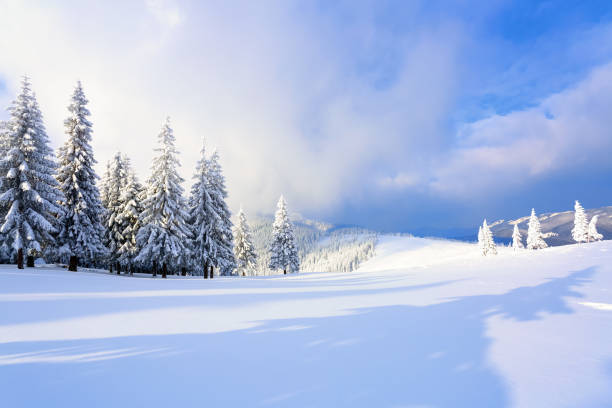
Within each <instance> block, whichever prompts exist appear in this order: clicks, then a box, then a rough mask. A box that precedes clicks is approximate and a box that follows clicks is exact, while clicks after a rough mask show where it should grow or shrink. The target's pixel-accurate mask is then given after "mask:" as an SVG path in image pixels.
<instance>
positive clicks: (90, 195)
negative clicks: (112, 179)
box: [57, 81, 108, 271]
mask: <svg viewBox="0 0 612 408" xmlns="http://www.w3.org/2000/svg"><path fill="white" fill-rule="evenodd" d="M87 103H88V100H87V98H85V94H84V93H83V88H82V86H81V82H80V81H79V82H77V85H76V87H75V89H74V92H73V94H72V100H71V102H70V105H69V106H68V111H69V112H70V116H69V117H68V118H67V119H66V120H65V121H64V127H65V129H66V135H68V140H66V142H65V143H64V145H63V146H62V147H61V148H60V150H59V153H58V156H59V165H60V167H59V170H58V175H57V180H58V181H59V183H60V188H61V190H62V192H63V193H64V196H65V198H64V200H62V202H61V204H62V207H63V209H64V216H63V217H62V218H61V229H60V233H59V237H58V241H59V243H60V245H61V247H60V257H61V258H62V259H66V258H69V260H70V265H69V269H70V270H73V271H74V270H76V268H77V264H82V265H86V266H90V265H101V264H102V263H103V262H104V261H105V259H106V256H107V255H108V250H107V249H106V248H105V247H104V244H103V241H102V240H103V237H104V227H103V225H102V222H101V217H102V216H103V214H104V208H103V207H102V203H101V201H100V192H99V191H98V187H97V186H96V181H97V179H98V175H97V174H96V172H95V171H94V169H93V166H94V165H95V164H96V160H95V159H94V156H93V151H92V149H91V145H90V142H91V132H92V129H91V122H90V121H89V120H88V119H87V117H88V116H89V115H90V113H89V110H88V109H87V106H86V105H87Z"/></svg>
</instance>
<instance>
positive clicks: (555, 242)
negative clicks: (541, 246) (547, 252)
mask: <svg viewBox="0 0 612 408" xmlns="http://www.w3.org/2000/svg"><path fill="white" fill-rule="evenodd" d="M585 211H586V214H587V218H588V220H589V221H590V220H591V218H593V216H594V215H599V219H598V221H597V230H598V231H599V233H600V234H602V235H603V236H604V239H612V206H608V207H600V208H593V209H589V210H585ZM538 219H539V220H540V224H541V225H542V232H554V233H556V234H558V235H557V236H555V237H550V238H546V239H545V241H546V243H547V244H548V245H550V246H559V245H567V244H575V243H576V242H575V241H574V240H573V239H572V228H573V227H574V211H564V212H556V213H545V214H541V215H539V216H538ZM528 222H529V215H527V216H524V217H521V218H517V219H515V220H507V221H506V220H497V221H495V222H493V223H491V224H490V225H489V226H490V227H491V232H493V235H494V237H495V239H496V240H499V241H502V242H509V241H511V239H512V230H513V229H514V225H515V224H518V227H519V230H520V231H521V234H522V235H523V238H526V237H527V223H528Z"/></svg>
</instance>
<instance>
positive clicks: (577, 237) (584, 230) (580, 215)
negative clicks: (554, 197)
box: [572, 200, 588, 242]
mask: <svg viewBox="0 0 612 408" xmlns="http://www.w3.org/2000/svg"><path fill="white" fill-rule="evenodd" d="M587 235H588V223H587V217H586V214H585V213H584V208H583V207H582V205H581V204H580V203H579V202H578V200H576V203H575V204H574V228H572V238H573V239H574V241H576V242H586V240H587V238H588V237H587Z"/></svg>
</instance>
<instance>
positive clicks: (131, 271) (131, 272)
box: [130, 264, 134, 276]
mask: <svg viewBox="0 0 612 408" xmlns="http://www.w3.org/2000/svg"><path fill="white" fill-rule="evenodd" d="M130 276H134V264H130Z"/></svg>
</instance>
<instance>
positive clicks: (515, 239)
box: [512, 224, 525, 251]
mask: <svg viewBox="0 0 612 408" xmlns="http://www.w3.org/2000/svg"><path fill="white" fill-rule="evenodd" d="M523 248H525V245H523V237H522V236H521V231H519V227H518V224H514V230H513V231H512V249H514V250H515V251H517V250H519V249H523Z"/></svg>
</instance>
